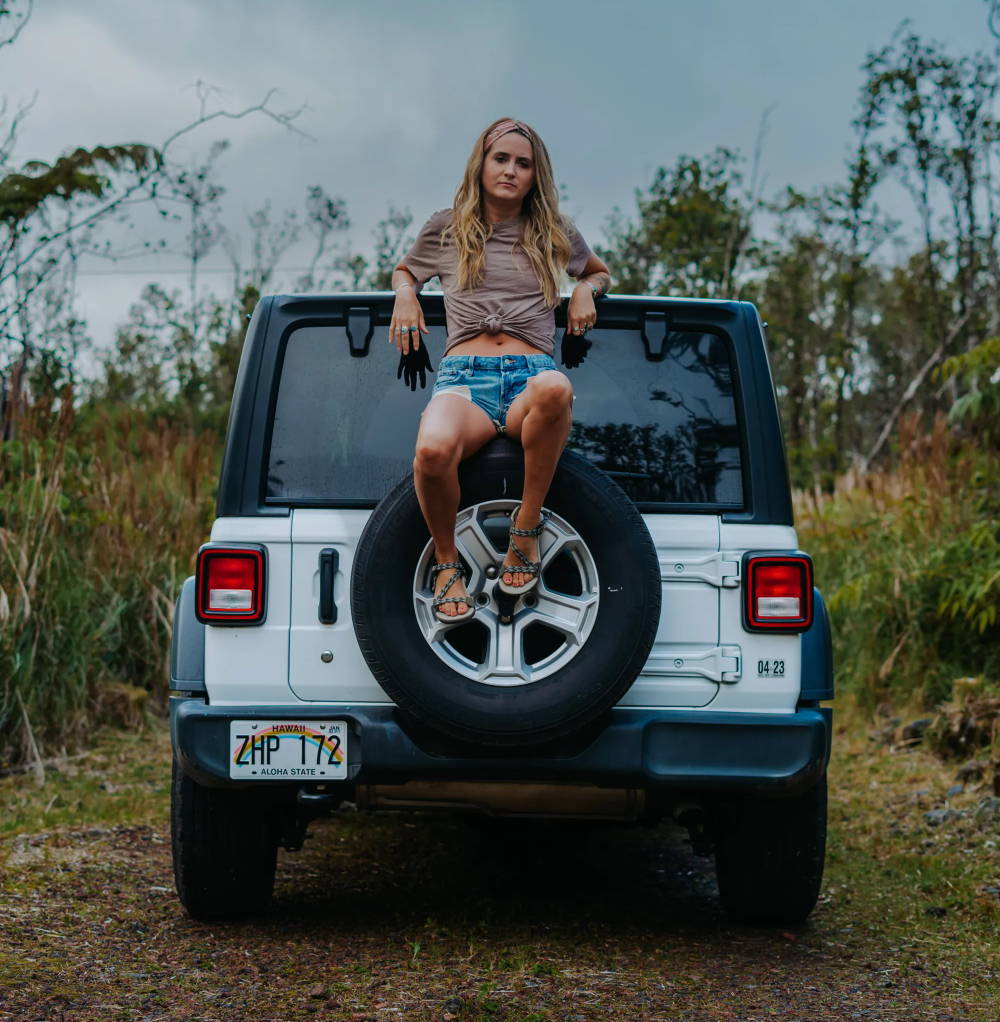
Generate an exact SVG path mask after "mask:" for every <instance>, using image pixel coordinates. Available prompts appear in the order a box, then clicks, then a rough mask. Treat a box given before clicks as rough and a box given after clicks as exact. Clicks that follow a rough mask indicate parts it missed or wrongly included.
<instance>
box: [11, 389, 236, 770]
mask: <svg viewBox="0 0 1000 1022" xmlns="http://www.w3.org/2000/svg"><path fill="white" fill-rule="evenodd" d="M71 398H72V395H71V394H70V392H69V391H68V390H67V391H64V392H63V394H62V395H61V399H60V408H59V411H58V412H54V411H53V408H52V404H51V403H48V404H45V403H43V404H40V405H36V406H35V407H34V408H32V409H31V410H30V412H29V414H28V415H26V416H25V417H24V418H22V419H21V420H20V423H19V425H20V428H19V431H18V434H17V438H16V439H15V440H11V441H7V442H6V443H4V444H3V445H2V447H0V509H2V511H0V678H2V679H3V687H2V689H0V762H4V761H10V760H19V759H34V758H35V757H36V756H37V755H38V754H39V753H40V754H41V755H43V756H44V755H45V754H47V753H51V752H53V751H59V750H61V749H64V748H67V747H72V746H74V745H76V744H78V743H80V742H81V741H83V740H85V739H86V737H87V735H88V732H89V729H90V728H91V727H92V726H93V725H94V723H95V722H98V721H102V722H107V721H110V720H114V721H118V722H120V723H125V724H129V725H135V724H136V723H137V722H138V721H139V720H141V717H142V710H143V706H144V704H145V702H146V700H147V697H148V696H149V695H150V694H152V695H153V697H154V700H155V701H162V698H163V695H164V692H165V684H164V680H165V671H166V662H165V656H166V650H167V648H168V636H169V629H170V621H171V616H172V609H173V602H174V599H175V597H176V594H177V591H178V588H179V585H180V582H181V581H182V580H183V579H184V577H186V576H187V575H188V574H190V573H191V570H192V567H193V559H194V554H195V552H196V550H197V546H198V542H199V538H200V537H207V535H208V532H209V529H210V527H211V517H212V502H213V501H212V498H213V487H214V483H215V478H216V475H217V461H218V457H217V455H218V445H217V443H216V442H215V441H214V438H212V437H210V436H209V437H208V438H206V437H205V436H202V437H199V436H197V435H192V434H189V433H184V432H182V431H180V430H178V429H176V428H173V427H170V426H168V425H167V424H166V423H165V422H163V421H158V420H155V419H152V418H144V417H142V416H141V415H139V414H137V413H135V412H131V411H127V410H123V409H111V410H104V409H102V410H94V409H89V410H87V411H86V413H85V415H84V416H81V417H80V418H76V419H75V417H74V413H73V411H72V403H71Z"/></svg>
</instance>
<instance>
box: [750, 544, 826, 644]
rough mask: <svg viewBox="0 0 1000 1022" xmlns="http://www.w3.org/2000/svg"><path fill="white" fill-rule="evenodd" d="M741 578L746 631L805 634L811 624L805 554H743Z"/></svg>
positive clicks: (808, 568)
mask: <svg viewBox="0 0 1000 1022" xmlns="http://www.w3.org/2000/svg"><path fill="white" fill-rule="evenodd" d="M742 576H743V595H744V599H743V626H744V627H745V628H746V629H747V630H748V631H751V632H804V631H806V629H808V628H809V627H810V625H812V620H813V597H812V592H813V579H812V561H811V560H810V558H809V557H808V556H807V555H806V554H801V553H797V552H795V553H787V554H784V553H756V552H754V553H747V554H744V555H743V571H742Z"/></svg>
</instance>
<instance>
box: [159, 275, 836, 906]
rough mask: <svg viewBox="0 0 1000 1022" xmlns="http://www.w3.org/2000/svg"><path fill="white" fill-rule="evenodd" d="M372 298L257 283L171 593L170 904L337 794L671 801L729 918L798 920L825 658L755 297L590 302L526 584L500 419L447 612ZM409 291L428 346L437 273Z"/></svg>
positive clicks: (813, 835) (425, 799)
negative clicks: (510, 538) (204, 512)
mask: <svg viewBox="0 0 1000 1022" xmlns="http://www.w3.org/2000/svg"><path fill="white" fill-rule="evenodd" d="M392 302H393V296H392V294H391V293H372V294H345V295H338V296H332V297H321V296H305V295H303V296H297V295H280V296H271V297H266V298H264V299H262V300H261V302H260V303H259V305H258V307H257V309H256V311H255V313H254V316H253V318H252V321H251V323H250V326H249V328H248V332H247V337H246V342H245V344H244V349H243V354H242V359H241V362H240V368H239V373H238V376H237V379H236V386H235V392H234V395H233V402H232V408H231V412H230V418H229V427H228V432H227V437H226V446H225V454H224V459H223V464H222V472H221V478H220V482H219V493H218V509H217V518H216V521H215V525H214V527H213V529H212V534H211V541H210V542H209V543H207V544H205V545H204V546H203V547H202V548H201V549H200V551H199V554H198V567H197V574H196V576H194V577H192V578H189V579H188V580H187V581H186V582H185V583H184V586H183V588H182V590H181V593H180V596H179V597H178V601H177V607H176V613H175V620H174V632H173V644H172V653H171V678H170V688H171V733H172V739H173V750H174V785H173V808H172V825H173V853H174V869H175V876H176V882H177V890H178V893H179V895H180V898H181V900H182V902H183V904H184V905H185V907H186V909H187V910H188V912H189V913H190V914H191V915H192V916H194V917H196V918H217V917H225V916H231V915H237V914H241V913H245V912H253V911H259V910H261V909H262V908H263V907H264V906H266V904H267V902H268V899H269V898H270V895H271V890H272V887H273V883H274V873H275V860H276V853H277V848H278V846H279V845H282V846H284V847H285V848H293V849H294V848H296V847H299V846H300V845H301V842H302V839H303V837H304V834H305V829H306V826H307V825H308V823H309V821H310V820H312V819H314V818H316V817H317V816H318V815H320V814H323V813H328V812H334V811H336V810H338V809H339V808H340V807H341V806H343V805H345V804H347V805H350V806H352V807H357V808H358V809H361V810H394V809H406V810H408V811H414V810H421V809H426V810H433V811H441V810H449V811H479V812H483V813H488V814H493V815H510V816H524V815H541V816H547V817H572V818H593V819H601V820H621V821H639V820H656V819H661V818H663V817H667V816H674V817H675V818H678V819H680V821H681V822H682V823H684V824H685V825H687V826H688V827H689V828H691V829H692V830H693V831H694V832H695V834H696V836H697V837H698V838H699V840H702V841H705V840H707V841H709V842H710V843H711V844H712V845H713V846H714V849H715V855H716V864H717V875H718V880H719V890H720V894H721V898H722V901H723V903H724V905H725V907H726V909H727V911H728V912H729V913H730V914H731V915H732V916H733V917H734V918H738V919H745V920H762V921H763V920H781V921H794V920H801V919H803V918H805V916H807V915H808V913H809V912H810V911H811V909H812V907H813V905H814V904H815V902H816V898H817V896H818V893H819V887H820V881H821V877H822V871H823V856H824V846H825V833H826V765H827V762H828V759H829V751H830V735H831V711H830V709H829V708H827V707H824V706H821V705H820V703H821V701H824V700H829V699H831V698H832V697H833V670H832V663H831V653H830V633H829V624H828V621H827V615H826V611H825V609H824V606H823V601H822V598H821V597H820V594H819V592H818V590H816V589H814V587H813V584H812V567H811V562H810V559H809V557H808V555H807V554H805V553H803V552H802V551H800V550H798V548H797V541H796V535H795V530H794V528H793V525H792V509H791V499H790V493H789V484H788V475H787V469H786V464H785V457H784V448H783V444H782V438H781V430H780V424H779V419H778V410H777V407H776V402H775V397H774V389H773V386H772V382H771V377H770V372H769V369H768V364H767V356H766V351H765V340H764V332H763V327H762V324H761V321H760V317H759V316H758V314H757V311H756V309H755V308H754V307H753V306H752V305H750V304H747V303H744V302H725V301H699V300H681V299H665V298H653V297H641V296H609V297H607V298H605V299H604V300H602V301H601V302H600V303H599V307H598V320H597V324H596V327H595V329H594V331H593V332H592V334H591V335H590V336H591V337H592V338H593V340H594V345H593V348H592V349H591V351H590V352H589V355H588V356H587V358H586V360H585V361H584V362H583V364H581V365H580V366H579V367H577V368H574V369H572V370H570V371H569V376H570V379H571V380H572V383H573V386H574V390H575V393H576V402H575V405H574V424H573V431H572V434H571V437H570V440H569V444H568V448H567V451H566V453H565V454H564V455H563V457H562V459H561V461H560V463H559V467H558V468H557V471H556V475H555V479H554V481H553V484H552V487H551V489H550V492H549V495H548V498H547V500H546V504H545V508H544V511H545V515H546V522H545V529H544V532H543V533H542V536H541V541H540V551H541V560H542V570H541V575H540V581H539V584H538V586H537V588H536V589H535V591H534V592H532V593H529V594H526V595H525V596H522V597H506V596H505V595H504V594H503V593H501V592H500V590H499V589H498V588H497V584H496V583H497V579H498V573H497V567H498V565H499V563H500V561H501V560H502V558H503V555H504V551H505V549H506V544H507V534H508V527H509V513H510V511H511V509H512V508H513V507H514V506H515V505H516V504H517V503H518V500H519V497H520V492H521V484H522V458H521V450H520V448H519V447H518V446H517V445H516V444H513V443H511V442H510V441H508V440H506V439H505V438H502V437H498V438H497V439H496V440H494V441H492V442H491V443H490V444H488V445H487V446H486V447H485V448H484V449H483V450H482V451H481V452H479V453H478V454H477V455H475V456H474V457H472V458H470V459H468V460H467V461H466V462H463V464H462V466H461V469H460V481H461V491H462V498H461V502H460V510H459V514H458V521H457V527H456V542H457V546H458V550H459V551H460V555H461V557H462V560H463V561H464V563H465V566H466V568H467V570H468V580H469V581H468V587H469V592H470V594H472V596H473V598H474V600H475V602H476V614H475V617H474V618H473V619H472V620H471V621H463V622H458V623H453V622H450V623H443V622H441V621H439V620H437V618H436V617H435V615H434V614H433V613H432V611H431V600H432V598H433V591H432V588H431V585H432V580H431V575H430V567H431V564H432V557H431V553H432V548H431V544H430V538H429V535H428V532H427V528H426V526H425V524H424V521H423V518H422V516H421V514H420V509H419V507H418V505H417V501H416V495H415V492H414V489H413V483H412V478H411V462H412V457H413V443H414V439H415V437H416V431H417V422H418V418H419V415H420V411H421V410H422V408H423V406H424V404H425V403H426V401H427V398H428V394H427V393H426V392H420V391H417V392H412V391H411V390H410V389H408V388H407V387H405V386H401V385H400V384H399V383H397V381H396V372H395V370H396V366H395V364H394V358H393V356H394V354H395V349H394V348H392V347H390V346H389V345H387V344H386V343H385V334H386V331H387V327H388V323H389V319H390V315H391V310H392ZM421 302H422V305H423V307H424V310H425V316H426V320H427V325H428V326H429V327H430V329H431V333H430V336H429V337H428V338H427V340H428V344H429V349H430V351H431V353H432V357H433V355H434V354H435V353H438V352H440V351H441V350H442V349H443V346H444V345H443V341H444V336H445V322H444V308H443V299H442V296H441V295H440V294H433V293H430V294H427V293H425V294H424V295H422V296H421ZM564 312H565V310H564V308H563V309H560V310H557V313H556V315H557V322H559V320H560V317H563V316H564Z"/></svg>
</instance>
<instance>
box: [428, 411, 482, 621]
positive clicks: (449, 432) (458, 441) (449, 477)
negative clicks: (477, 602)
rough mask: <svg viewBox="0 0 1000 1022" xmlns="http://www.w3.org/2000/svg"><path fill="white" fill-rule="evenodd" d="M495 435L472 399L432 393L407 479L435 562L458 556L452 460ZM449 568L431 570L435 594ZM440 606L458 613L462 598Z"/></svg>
mask: <svg viewBox="0 0 1000 1022" xmlns="http://www.w3.org/2000/svg"><path fill="white" fill-rule="evenodd" d="M496 435H497V431H496V427H495V426H494V425H493V423H492V422H491V421H490V418H489V416H488V415H487V414H486V413H485V412H484V411H483V410H482V409H481V408H479V407H478V406H477V405H474V404H473V403H472V402H471V401H469V400H467V399H466V398H464V397H460V396H459V395H456V394H448V393H443V394H438V395H437V396H436V397H434V398H432V399H431V401H430V403H429V404H428V405H427V407H426V408H425V409H424V412H423V414H422V415H421V417H420V430H419V432H418V433H417V449H416V454H415V456H414V459H413V484H414V487H415V489H416V491H417V500H418V501H419V503H420V510H421V511H423V513H424V520H425V521H426V522H427V528H428V529H429V530H430V534H431V539H432V540H433V541H434V559H435V561H437V563H438V564H446V563H448V562H449V561H457V560H459V556H458V550H457V549H456V548H455V515H456V514H457V513H458V502H459V499H460V496H461V494H460V490H459V485H458V463H459V462H460V461H462V460H463V459H465V458H468V457H469V456H470V455H471V454H474V453H475V452H476V451H478V450H479V448H480V447H482V446H483V444H485V443H486V442H487V441H489V440H492V439H493V437H495V436H496ZM453 574H454V571H448V570H446V571H441V572H438V574H437V589H436V590H435V595H439V594H440V592H441V590H442V589H443V588H444V587H445V584H446V583H447V581H448V579H449V578H450V577H451V576H452V575H453ZM465 595H466V590H465V583H464V581H463V580H462V579H461V578H459V579H456V580H455V582H454V583H453V584H452V586H451V588H450V589H449V590H448V596H465ZM440 609H441V611H443V612H444V613H445V614H448V615H449V616H454V615H455V614H464V613H465V611H466V610H467V609H468V604H465V603H445V604H443V605H442V606H441V608H440Z"/></svg>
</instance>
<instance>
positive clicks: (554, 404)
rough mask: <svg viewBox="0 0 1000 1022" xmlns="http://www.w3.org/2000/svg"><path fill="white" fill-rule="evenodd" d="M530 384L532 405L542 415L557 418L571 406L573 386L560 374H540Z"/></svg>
mask: <svg viewBox="0 0 1000 1022" xmlns="http://www.w3.org/2000/svg"><path fill="white" fill-rule="evenodd" d="M532 382H533V384H534V388H533V389H534V402H533V403H534V405H535V407H536V408H538V409H539V411H541V412H542V414H543V415H546V416H549V417H551V418H558V417H559V416H561V415H563V414H564V413H565V412H566V410H567V409H568V408H570V406H571V405H572V404H573V385H572V384H571V383H570V382H569V380H567V379H566V377H565V376H563V374H562V373H558V372H546V373H540V374H539V375H538V376H536V377H535V378H534V380H533V381H532Z"/></svg>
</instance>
